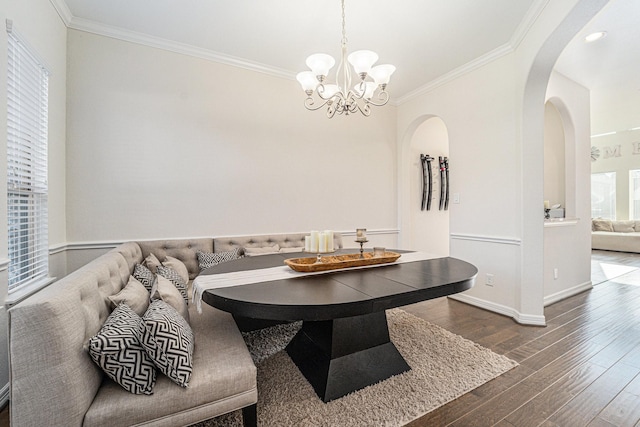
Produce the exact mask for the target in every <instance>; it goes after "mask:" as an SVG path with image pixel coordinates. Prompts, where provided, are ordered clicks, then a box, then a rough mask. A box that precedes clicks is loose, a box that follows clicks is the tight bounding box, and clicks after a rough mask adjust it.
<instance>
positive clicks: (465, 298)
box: [449, 294, 547, 326]
mask: <svg viewBox="0 0 640 427" xmlns="http://www.w3.org/2000/svg"><path fill="white" fill-rule="evenodd" d="M449 298H451V299H454V300H456V301H460V302H463V303H465V304H469V305H473V306H475V307H479V308H482V309H484V310H488V311H492V312H494V313H498V314H502V315H503V316H507V317H511V318H512V319H513V320H515V321H516V322H518V323H520V324H521V325H531V326H547V322H546V320H545V317H544V316H539V315H534V314H526V313H520V312H519V311H517V310H515V309H513V308H511V307H507V306H505V305H502V304H496V303H493V302H491V301H487V300H483V299H480V298H476V297H472V296H470V295H465V294H457V295H450V296H449Z"/></svg>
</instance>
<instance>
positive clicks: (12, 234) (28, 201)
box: [6, 20, 50, 294]
mask: <svg viewBox="0 0 640 427" xmlns="http://www.w3.org/2000/svg"><path fill="white" fill-rule="evenodd" d="M6 23H7V34H8V60H7V63H8V67H7V222H8V224H7V228H8V239H7V240H8V242H7V245H8V257H9V269H8V273H9V274H8V275H9V278H8V285H9V289H8V290H9V294H11V293H14V292H16V291H24V290H25V288H31V287H39V286H42V285H44V284H46V283H47V282H50V278H49V248H48V240H49V239H48V207H47V205H48V193H49V189H48V179H47V177H48V167H47V166H48V165H47V163H48V153H47V151H48V115H49V114H48V104H49V99H48V91H49V88H48V86H49V71H48V69H47V67H46V66H45V65H44V62H43V61H41V60H40V59H39V57H38V55H37V54H36V53H35V51H34V50H33V49H32V48H31V47H30V46H29V45H28V43H26V41H25V40H24V38H22V37H21V36H20V35H19V34H18V33H17V32H16V31H15V28H13V24H12V22H11V21H10V20H7V22H6Z"/></svg>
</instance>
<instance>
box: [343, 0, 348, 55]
mask: <svg viewBox="0 0 640 427" xmlns="http://www.w3.org/2000/svg"><path fill="white" fill-rule="evenodd" d="M346 20H347V19H346V14H345V12H344V0H342V46H346V45H347V26H346Z"/></svg>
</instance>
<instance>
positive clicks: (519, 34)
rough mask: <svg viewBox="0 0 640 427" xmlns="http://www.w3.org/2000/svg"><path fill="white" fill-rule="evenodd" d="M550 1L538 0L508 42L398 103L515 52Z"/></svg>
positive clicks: (401, 98) (397, 102)
mask: <svg viewBox="0 0 640 427" xmlns="http://www.w3.org/2000/svg"><path fill="white" fill-rule="evenodd" d="M549 1H550V0H537V1H536V2H535V3H533V4H532V5H531V7H530V8H529V10H528V11H527V13H526V15H525V16H524V18H523V19H522V21H520V25H518V28H517V29H516V31H515V32H514V33H513V36H512V37H511V39H510V40H509V42H508V43H506V44H504V45H502V46H500V47H498V48H496V49H494V50H492V51H491V52H489V53H487V54H485V55H482V56H480V57H478V58H476V59H474V60H473V61H471V62H468V63H466V64H464V65H463V66H461V67H458V68H456V69H455V70H452V71H450V72H448V73H447V74H443V75H442V76H440V77H438V78H437V79H435V80H432V81H430V82H429V83H427V84H425V85H423V86H420V87H419V88H417V89H415V90H413V91H411V92H409V93H408V94H406V95H404V96H402V97H400V98H398V99H397V101H396V105H400V104H403V103H405V102H408V101H410V100H412V99H414V98H417V97H419V96H421V95H424V94H426V93H428V92H431V91H432V90H434V89H436V88H438V87H440V86H443V85H445V84H447V83H449V82H451V81H453V80H455V79H457V78H459V77H461V76H463V75H465V74H467V73H470V72H472V71H474V70H477V69H478V68H480V67H482V66H484V65H486V64H488V63H490V62H493V61H495V60H497V59H499V58H501V57H503V56H505V55H508V54H510V53H512V52H514V51H515V50H516V49H517V48H518V46H520V43H522V40H524V38H525V36H526V35H527V34H528V33H529V30H531V27H532V26H533V24H534V23H535V22H536V20H537V19H538V17H539V16H540V14H541V13H542V11H543V10H544V8H545V7H546V6H547V4H548V3H549Z"/></svg>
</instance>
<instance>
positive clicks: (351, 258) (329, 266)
mask: <svg viewBox="0 0 640 427" xmlns="http://www.w3.org/2000/svg"><path fill="white" fill-rule="evenodd" d="M398 258H400V254H399V253H397V252H390V251H385V252H384V253H383V254H381V255H379V256H376V255H375V254H374V253H373V252H366V253H365V254H347V255H331V256H324V257H322V261H321V262H319V263H318V262H316V259H315V258H291V259H286V260H284V262H285V264H287V265H288V266H289V267H291V269H292V270H295V271H298V272H303V273H312V272H316V271H328V270H338V269H342V268H351V267H361V266H366V265H375V264H389V263H392V262H395V261H396V260H397V259H398Z"/></svg>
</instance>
